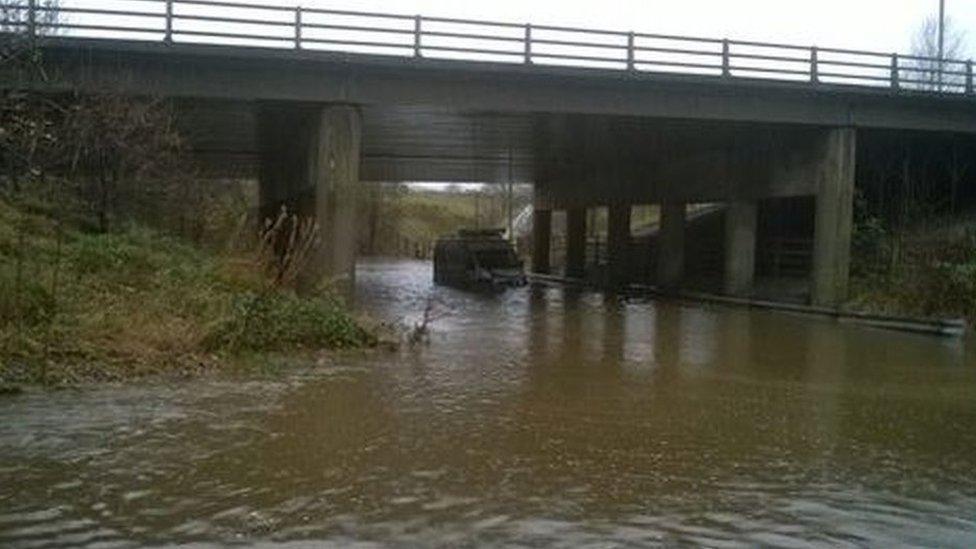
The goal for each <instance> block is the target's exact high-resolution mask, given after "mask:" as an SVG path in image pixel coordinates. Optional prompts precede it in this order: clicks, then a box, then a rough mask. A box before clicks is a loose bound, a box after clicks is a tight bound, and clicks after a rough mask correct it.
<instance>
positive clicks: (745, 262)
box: [725, 200, 759, 296]
mask: <svg viewBox="0 0 976 549" xmlns="http://www.w3.org/2000/svg"><path fill="white" fill-rule="evenodd" d="M758 212H759V208H758V205H757V203H756V202H755V201H754V200H737V201H734V202H731V203H730V204H729V206H728V209H727V210H726V211H725V293H726V294H728V295H732V296H747V295H749V294H750V293H752V289H753V283H754V282H755V276H756V222H757V218H758Z"/></svg>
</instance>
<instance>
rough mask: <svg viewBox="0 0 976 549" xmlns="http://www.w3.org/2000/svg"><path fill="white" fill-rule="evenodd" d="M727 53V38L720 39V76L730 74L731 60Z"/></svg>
mask: <svg viewBox="0 0 976 549" xmlns="http://www.w3.org/2000/svg"><path fill="white" fill-rule="evenodd" d="M730 57H731V54H730V53H729V39H728V38H726V39H724V40H722V76H732V60H731V59H730Z"/></svg>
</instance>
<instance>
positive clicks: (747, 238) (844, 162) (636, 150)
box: [180, 101, 857, 305]
mask: <svg viewBox="0 0 976 549" xmlns="http://www.w3.org/2000/svg"><path fill="white" fill-rule="evenodd" d="M180 112H181V113H182V116H181V118H182V119H183V120H184V127H185V128H186V129H185V132H186V134H187V136H188V138H189V141H190V142H191V144H192V147H193V149H194V150H195V151H196V152H197V154H198V155H199V157H200V159H201V160H202V161H203V163H204V165H205V166H207V167H208V168H209V169H210V170H212V171H213V173H215V174H218V175H221V176H232V177H254V176H258V179H259V180H260V188H261V201H262V204H261V211H262V215H263V216H264V217H270V216H273V215H275V213H276V212H277V211H278V210H279V209H280V208H281V206H282V205H286V206H287V207H288V208H289V210H290V211H295V212H300V213H302V214H304V215H308V216H313V217H315V218H316V219H317V220H318V222H319V225H320V230H321V235H322V240H323V243H324V244H325V246H323V249H324V250H326V252H325V253H323V254H322V256H321V257H320V258H319V261H318V262H317V265H316V266H315V269H317V270H318V271H321V272H323V273H326V274H328V275H330V276H352V275H353V273H354V263H355V242H356V238H355V234H354V233H353V232H351V231H354V229H353V227H354V226H355V222H354V219H353V218H354V215H355V210H356V208H355V197H356V191H355V187H356V184H357V183H359V182H361V181H375V182H384V181H441V182H462V181H464V182H483V183H506V182H509V181H515V182H530V183H533V184H534V185H535V189H536V191H535V196H536V198H535V223H534V231H535V234H534V245H533V268H534V270H535V271H537V272H540V273H546V272H550V271H551V270H552V267H553V265H552V261H551V258H550V250H551V249H552V242H551V240H552V237H551V235H552V233H553V230H552V227H551V226H550V225H551V223H552V219H553V215H552V214H553V212H554V211H565V212H566V215H565V220H566V221H565V226H564V231H563V232H564V233H565V247H566V250H565V254H564V255H565V261H564V264H565V265H564V268H565V273H566V274H567V276H571V277H582V276H584V275H585V273H586V261H587V250H586V247H587V239H586V233H587V215H586V212H587V209H592V208H598V207H602V208H607V209H608V212H609V216H608V219H609V223H608V227H607V229H608V230H607V243H606V250H607V262H608V263H609V269H608V272H609V273H610V274H609V275H608V277H607V278H606V281H607V282H610V283H613V284H622V283H625V282H631V281H640V282H645V283H652V284H656V285H658V286H660V287H661V288H664V289H672V290H677V289H679V288H681V287H682V285H683V282H684V281H685V279H686V275H687V273H686V267H687V265H686V264H687V263H689V262H690V259H689V256H690V255H693V254H690V253H688V251H686V248H687V247H688V246H689V245H693V244H695V243H696V240H695V238H694V236H693V235H692V234H691V233H689V234H688V235H687V237H686V230H688V228H689V227H690V226H691V223H692V221H691V219H689V218H688V215H689V214H688V212H689V209H688V205H689V204H725V205H727V207H724V208H722V211H721V212H720V216H721V217H722V218H723V219H724V222H722V223H721V225H722V230H721V231H720V233H721V234H719V238H721V239H722V243H721V246H720V248H721V249H719V250H717V251H716V253H715V254H714V255H715V256H716V257H721V258H724V259H722V260H721V263H722V264H723V265H722V267H721V270H722V276H721V278H722V281H721V284H720V286H721V288H720V289H722V290H723V291H725V292H726V293H728V294H731V295H750V294H752V292H753V289H754V281H755V276H756V272H757V266H758V265H759V264H760V263H761V262H760V261H758V257H757V256H758V254H757V246H759V245H760V236H759V232H760V227H761V226H765V225H761V224H760V212H761V211H763V209H764V208H763V207H761V205H763V204H765V205H766V206H765V209H766V210H768V209H770V208H772V206H771V204H774V203H775V202H770V201H776V200H779V201H780V202H781V203H783V202H789V201H790V200H791V199H800V200H802V199H804V198H807V199H809V200H808V201H807V203H809V204H812V206H811V207H809V208H807V209H806V210H807V214H808V215H809V217H810V218H811V220H810V222H809V223H807V224H806V230H807V233H809V234H804V235H802V236H804V237H806V241H807V242H808V243H809V244H810V245H809V249H808V250H807V253H808V255H809V268H808V269H807V270H806V272H804V273H803V274H804V275H805V276H807V278H808V280H809V283H810V284H809V297H810V300H811V301H812V302H813V303H816V304H824V305H829V304H834V303H837V302H839V301H840V300H842V299H843V298H844V296H845V295H846V292H847V288H846V287H847V279H848V270H849V263H850V240H851V224H852V203H853V194H854V182H855V155H856V142H857V132H856V131H855V130H854V129H851V128H819V127H809V126H790V125H771V124H748V123H741V122H715V121H712V122H709V121H687V120H672V119H658V118H641V117H623V116H605V115H566V114H546V113H534V114H504V113H492V112H458V111H450V110H441V109H434V108H418V107H382V108H379V107H363V106H356V105H336V104H331V105H322V104H318V105H316V104H304V103H293V102H291V103H290V102H254V103H243V102H220V101H211V102H200V101H194V102H192V103H187V104H186V105H185V106H184V107H183V108H181V109H180ZM646 204H656V205H659V206H660V210H659V211H660V221H659V223H658V227H657V229H656V231H654V235H653V237H652V238H651V239H650V240H651V242H650V243H649V244H648V245H646V246H645V245H638V246H635V238H634V235H632V234H631V224H630V212H631V208H632V207H633V206H636V205H646ZM801 209H802V208H801ZM811 210H812V211H811ZM767 232H769V231H767ZM801 233H802V231H801ZM643 256H646V257H643ZM645 260H646V261H645ZM638 264H641V265H645V268H644V273H645V275H646V276H644V275H641V276H637V275H635V269H634V267H635V266H636V265H638ZM646 265H652V267H651V268H650V269H649V270H648V268H647V267H646ZM635 278H636V279H638V280H635Z"/></svg>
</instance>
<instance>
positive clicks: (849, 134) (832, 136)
mask: <svg viewBox="0 0 976 549" xmlns="http://www.w3.org/2000/svg"><path fill="white" fill-rule="evenodd" d="M822 146H823V149H822V151H823V152H822V160H821V164H820V167H819V169H818V170H817V176H816V177H817V180H816V186H817V188H816V217H815V221H814V223H815V224H814V235H813V280H812V284H811V292H810V300H811V302H812V303H813V304H814V305H836V304H838V303H840V302H841V301H843V300H845V299H847V294H848V279H849V276H850V265H851V232H852V230H853V224H854V177H855V160H856V159H855V156H856V155H855V149H856V146H857V135H856V132H855V130H854V129H853V128H839V129H832V130H829V131H828V132H827V133H826V135H825V136H824V137H823V143H822Z"/></svg>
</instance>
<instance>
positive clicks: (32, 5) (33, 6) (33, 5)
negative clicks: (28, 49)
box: [27, 0, 37, 41]
mask: <svg viewBox="0 0 976 549" xmlns="http://www.w3.org/2000/svg"><path fill="white" fill-rule="evenodd" d="M27 36H28V37H30V39H31V41H33V40H34V39H35V38H37V0H29V1H28V2H27Z"/></svg>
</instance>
